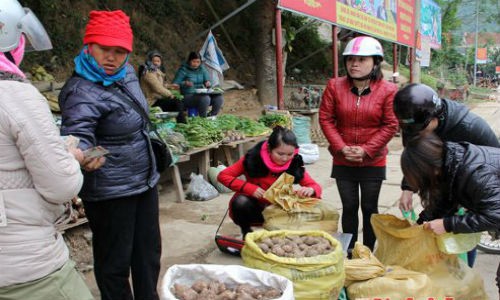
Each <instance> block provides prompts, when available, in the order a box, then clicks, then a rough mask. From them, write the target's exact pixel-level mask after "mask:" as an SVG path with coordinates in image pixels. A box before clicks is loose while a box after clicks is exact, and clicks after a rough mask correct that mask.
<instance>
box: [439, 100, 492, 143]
mask: <svg viewBox="0 0 500 300" xmlns="http://www.w3.org/2000/svg"><path fill="white" fill-rule="evenodd" d="M442 101H443V104H444V106H445V110H444V113H445V115H444V116H443V117H442V118H440V120H439V127H438V128H437V129H436V131H435V133H436V134H437V135H438V136H439V137H440V138H441V139H443V140H445V141H450V142H469V143H471V144H474V145H480V146H490V147H497V148H498V147H500V143H499V142H498V137H497V136H496V135H495V133H494V132H493V130H492V129H491V127H490V126H489V125H488V123H486V121H485V120H484V119H483V118H481V117H479V116H478V115H476V114H474V113H472V112H470V111H469V108H467V106H465V105H463V104H460V103H457V102H455V101H451V100H446V99H442Z"/></svg>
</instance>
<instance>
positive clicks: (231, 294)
mask: <svg viewBox="0 0 500 300" xmlns="http://www.w3.org/2000/svg"><path fill="white" fill-rule="evenodd" d="M236 297H237V294H236V292H235V291H231V290H225V291H224V292H222V293H220V294H219V295H217V297H215V299H216V300H236Z"/></svg>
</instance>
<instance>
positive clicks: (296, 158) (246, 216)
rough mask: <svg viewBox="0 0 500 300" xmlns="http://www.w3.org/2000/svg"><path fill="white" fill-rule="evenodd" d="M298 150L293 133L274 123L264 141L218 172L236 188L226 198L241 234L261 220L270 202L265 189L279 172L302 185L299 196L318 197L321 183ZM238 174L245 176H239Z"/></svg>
mask: <svg viewBox="0 0 500 300" xmlns="http://www.w3.org/2000/svg"><path fill="white" fill-rule="evenodd" d="M298 153H299V146H298V144H297V138H296V137H295V134H294V133H293V132H292V131H291V130H289V129H286V128H283V127H280V126H276V127H275V128H274V129H273V133H272V134H271V136H270V137H269V139H268V140H267V141H264V142H260V143H259V144H257V145H256V146H255V147H253V148H252V149H250V150H249V151H248V153H247V154H246V155H245V156H244V157H242V158H241V159H240V160H239V161H237V162H236V163H235V164H233V165H231V166H229V167H227V168H226V169H224V170H222V172H220V173H219V176H218V177H217V179H218V180H219V181H220V182H221V183H222V184H224V185H225V186H226V187H228V188H230V189H231V190H233V191H235V192H236V193H235V194H234V196H233V198H232V199H231V201H230V202H229V216H230V217H231V219H233V221H234V223H236V224H237V225H239V226H240V227H241V233H242V234H243V237H244V236H245V235H246V234H247V233H248V232H251V231H252V229H251V226H252V225H254V224H262V223H263V222H264V219H263V217H262V211H263V210H264V208H266V206H268V205H270V204H271V203H270V202H269V201H267V200H266V199H265V198H264V193H265V192H266V190H267V189H268V188H269V187H270V186H271V185H272V184H273V183H274V182H275V181H276V180H277V179H278V177H280V175H281V174H282V173H285V172H286V173H288V174H290V175H292V176H294V178H295V182H294V183H296V184H299V185H300V186H301V187H300V189H298V190H297V191H296V192H297V194H298V195H299V196H303V197H315V198H321V187H320V186H319V184H318V183H316V181H314V180H313V179H312V178H311V176H309V174H308V173H307V172H306V170H305V168H304V162H303V161H302V156H300V154H298ZM241 175H245V178H246V179H245V180H243V179H240V178H239V177H240V176H241Z"/></svg>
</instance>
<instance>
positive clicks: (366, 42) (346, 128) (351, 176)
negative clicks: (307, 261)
mask: <svg viewBox="0 0 500 300" xmlns="http://www.w3.org/2000/svg"><path fill="white" fill-rule="evenodd" d="M343 56H344V66H345V69H346V72H347V76H344V77H340V78H332V79H330V80H329V81H328V84H327V87H326V89H325V92H324V93H323V97H322V101H321V106H320V109H319V122H320V125H321V129H322V130H323V133H324V134H325V136H326V138H327V139H328V142H329V144H330V146H329V150H330V153H331V154H332V156H333V169H332V174H331V176H332V178H335V179H336V182H337V188H338V190H339V194H340V199H341V201H342V210H343V211H342V229H343V231H344V232H345V233H352V234H353V238H352V240H351V243H350V245H349V249H352V248H353V247H354V242H356V240H357V233H358V223H359V221H358V209H359V203H360V200H361V211H362V213H363V243H364V244H365V245H366V246H368V247H369V248H371V249H372V250H373V247H374V245H375V235H374V233H373V229H372V227H371V223H370V217H371V215H372V214H374V213H378V196H379V193H380V188H381V186H382V181H383V180H384V179H385V174H386V168H385V166H386V156H387V152H388V150H387V143H388V142H389V141H390V140H391V138H392V137H393V136H394V134H395V133H396V131H397V129H398V120H397V119H396V117H395V116H394V112H393V109H392V101H393V98H394V94H395V93H396V92H397V86H396V85H395V84H393V83H389V82H388V81H385V80H384V79H383V74H382V71H381V66H380V64H381V62H382V61H383V59H384V54H383V50H382V46H381V45H380V43H379V42H378V41H377V40H376V39H374V38H371V37H368V36H359V37H356V38H354V39H352V40H351V41H350V42H349V43H348V44H347V46H346V48H345V50H344V53H343ZM360 191H361V193H360ZM360 194H361V197H360ZM360 198H361V199H360Z"/></svg>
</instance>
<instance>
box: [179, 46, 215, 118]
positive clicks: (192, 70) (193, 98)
mask: <svg viewBox="0 0 500 300" xmlns="http://www.w3.org/2000/svg"><path fill="white" fill-rule="evenodd" d="M173 83H174V84H177V85H179V86H180V89H181V93H182V94H183V95H184V107H186V108H188V109H189V108H196V109H197V110H198V115H199V116H200V117H207V116H216V115H217V114H218V113H219V111H220V109H221V108H222V105H223V104H224V98H223V97H222V94H220V93H211V94H208V93H206V92H205V93H197V90H198V89H208V88H210V87H211V86H212V84H211V83H210V76H209V75H208V72H207V70H206V69H205V67H204V66H202V65H201V56H200V54H198V53H196V52H191V53H189V56H188V59H187V61H186V62H185V63H183V64H182V66H181V67H180V68H179V69H178V70H177V73H176V74H175V78H174V81H173ZM209 106H211V107H212V109H211V110H210V112H208V107H209Z"/></svg>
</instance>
